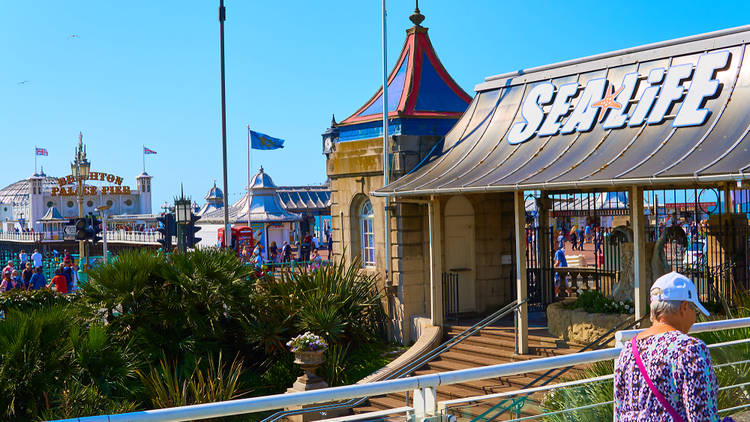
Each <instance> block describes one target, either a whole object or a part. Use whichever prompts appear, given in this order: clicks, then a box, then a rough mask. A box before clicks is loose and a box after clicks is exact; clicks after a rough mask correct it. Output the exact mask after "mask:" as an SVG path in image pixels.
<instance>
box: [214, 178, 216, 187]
mask: <svg viewBox="0 0 750 422" xmlns="http://www.w3.org/2000/svg"><path fill="white" fill-rule="evenodd" d="M214 187H216V179H214Z"/></svg>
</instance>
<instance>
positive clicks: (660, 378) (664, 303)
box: [614, 272, 733, 422]
mask: <svg viewBox="0 0 750 422" xmlns="http://www.w3.org/2000/svg"><path fill="white" fill-rule="evenodd" d="M698 311H700V312H701V313H702V314H703V315H706V316H708V315H709V313H708V311H707V310H706V308H705V307H703V305H701V303H700V302H699V301H698V291H697V289H696V288H695V284H693V282H692V281H691V280H690V279H689V278H687V277H685V276H684V275H682V274H679V273H677V272H671V273H669V274H666V275H663V276H661V277H659V278H658V279H657V280H656V281H655V282H654V284H653V285H652V286H651V321H652V322H653V325H652V326H651V327H650V328H648V329H646V330H644V331H642V332H641V333H639V334H638V335H637V336H636V337H634V338H633V339H632V340H631V341H630V342H629V343H627V344H626V345H625V347H623V348H622V351H621V352H620V356H619V358H618V359H617V362H616V364H615V374H614V420H615V422H628V421H675V422H687V421H690V422H692V421H717V422H718V421H725V422H726V421H732V420H733V419H732V418H724V419H721V418H720V417H719V416H718V412H717V401H716V395H717V391H718V386H717V381H716V374H715V373H714V369H713V364H712V362H711V355H710V354H709V351H708V347H706V344H705V343H704V342H703V341H701V340H699V339H697V338H694V337H691V336H689V335H687V333H688V332H689V331H690V327H692V325H693V324H694V323H695V319H696V316H697V312H698Z"/></svg>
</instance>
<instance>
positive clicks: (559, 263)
mask: <svg viewBox="0 0 750 422" xmlns="http://www.w3.org/2000/svg"><path fill="white" fill-rule="evenodd" d="M553 262H554V264H553V265H554V266H555V267H557V268H565V267H567V266H568V261H567V260H566V259H565V248H559V249H557V251H556V252H555V258H554V260H553ZM563 284H564V285H565V290H566V291H567V292H568V294H570V288H569V287H568V277H567V275H566V276H564V277H561V276H560V272H559V271H557V272H555V297H558V296H560V293H561V291H562V287H563Z"/></svg>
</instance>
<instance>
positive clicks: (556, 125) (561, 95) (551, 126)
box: [537, 82, 578, 136]
mask: <svg viewBox="0 0 750 422" xmlns="http://www.w3.org/2000/svg"><path fill="white" fill-rule="evenodd" d="M576 93H578V82H573V83H570V84H563V85H560V88H559V89H558V90H557V95H556V96H555V102H554V104H552V108H551V109H550V110H549V112H548V113H547V118H546V119H544V124H542V127H541V128H539V133H537V135H538V136H552V135H555V134H557V131H559V130H560V122H559V120H560V118H561V117H565V115H566V114H568V112H569V111H570V97H572V96H574V95H576Z"/></svg>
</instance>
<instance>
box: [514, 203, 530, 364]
mask: <svg viewBox="0 0 750 422" xmlns="http://www.w3.org/2000/svg"><path fill="white" fill-rule="evenodd" d="M513 210H514V214H515V237H516V300H517V301H519V302H520V301H522V300H525V299H526V298H527V296H528V293H527V287H528V286H527V283H526V204H525V201H524V197H523V191H516V192H513ZM516 315H517V321H518V325H517V327H516V351H517V353H518V354H519V355H526V354H528V353H529V305H528V304H526V303H524V304H523V305H521V306H520V307H519V308H518V310H517V311H516Z"/></svg>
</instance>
